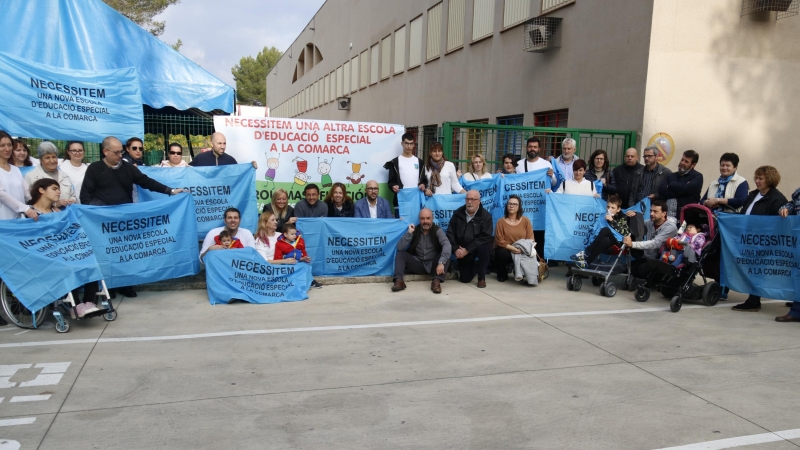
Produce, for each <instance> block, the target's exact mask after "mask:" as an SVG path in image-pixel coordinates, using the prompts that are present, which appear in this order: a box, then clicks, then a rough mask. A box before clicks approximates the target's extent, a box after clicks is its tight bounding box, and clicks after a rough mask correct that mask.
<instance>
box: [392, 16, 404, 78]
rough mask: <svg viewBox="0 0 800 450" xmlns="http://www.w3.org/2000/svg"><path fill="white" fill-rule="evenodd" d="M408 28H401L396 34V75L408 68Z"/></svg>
mask: <svg viewBox="0 0 800 450" xmlns="http://www.w3.org/2000/svg"><path fill="white" fill-rule="evenodd" d="M405 63H406V27H405V25H404V26H402V27H400V28H399V29H398V30H397V31H395V32H394V73H400V72H402V71H403V70H405V68H406V64H405Z"/></svg>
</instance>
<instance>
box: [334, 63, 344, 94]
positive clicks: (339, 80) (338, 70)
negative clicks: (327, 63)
mask: <svg viewBox="0 0 800 450" xmlns="http://www.w3.org/2000/svg"><path fill="white" fill-rule="evenodd" d="M342 81H343V80H342V66H339V67H337V68H336V96H335V97H334V99H336V98H339V97H341V96H342V84H343V83H342Z"/></svg>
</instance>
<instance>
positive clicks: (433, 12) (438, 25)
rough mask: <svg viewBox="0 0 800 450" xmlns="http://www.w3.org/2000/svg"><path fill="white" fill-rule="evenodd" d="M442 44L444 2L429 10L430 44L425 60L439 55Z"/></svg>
mask: <svg viewBox="0 0 800 450" xmlns="http://www.w3.org/2000/svg"><path fill="white" fill-rule="evenodd" d="M441 44H442V4H441V3H438V4H437V5H436V6H434V7H433V8H431V9H429V10H428V45H427V53H426V54H425V61H430V60H432V59H434V58H436V57H438V56H439V53H440V52H441V50H442V49H441Z"/></svg>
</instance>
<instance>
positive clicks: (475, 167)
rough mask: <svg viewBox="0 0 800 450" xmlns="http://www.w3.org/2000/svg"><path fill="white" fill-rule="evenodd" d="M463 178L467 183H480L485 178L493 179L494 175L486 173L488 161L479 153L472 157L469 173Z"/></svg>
mask: <svg viewBox="0 0 800 450" xmlns="http://www.w3.org/2000/svg"><path fill="white" fill-rule="evenodd" d="M459 172H460V171H459ZM459 175H460V174H459ZM463 177H464V180H465V181H478V180H482V179H484V178H492V174H490V173H489V172H487V171H486V160H485V159H484V158H483V155H481V154H480V153H479V154H477V155H475V156H473V157H472V163H470V167H469V172H467V173H465V174H464V175H463Z"/></svg>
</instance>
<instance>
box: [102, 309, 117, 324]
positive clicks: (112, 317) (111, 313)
mask: <svg viewBox="0 0 800 450" xmlns="http://www.w3.org/2000/svg"><path fill="white" fill-rule="evenodd" d="M103 318H104V319H106V321H108V322H111V321H112V320H115V319H116V318H117V311H116V310H115V311H109V312H107V313H105V314H103Z"/></svg>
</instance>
